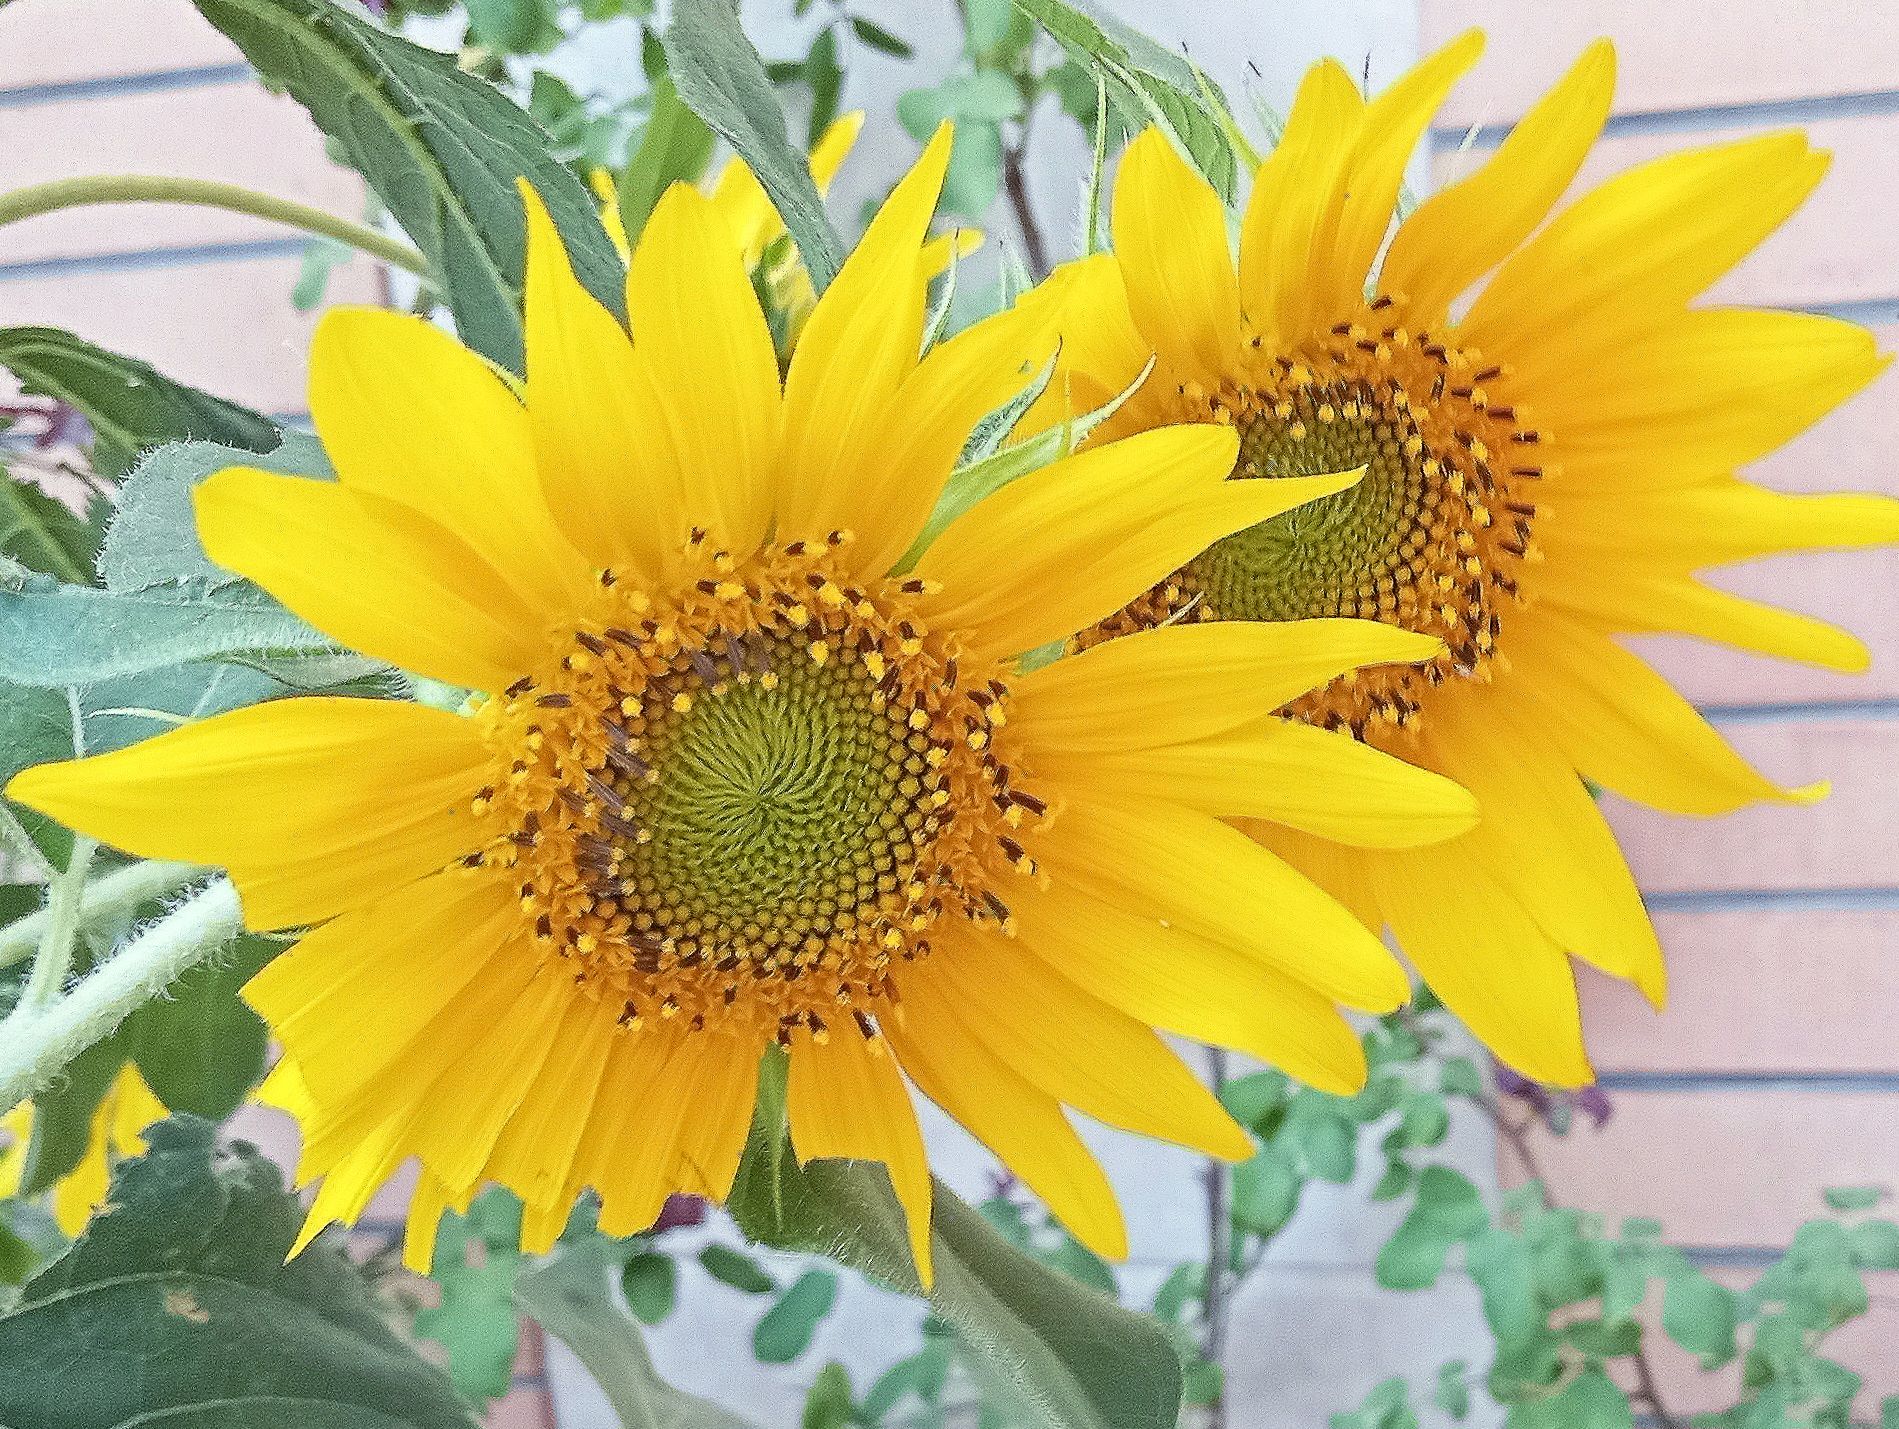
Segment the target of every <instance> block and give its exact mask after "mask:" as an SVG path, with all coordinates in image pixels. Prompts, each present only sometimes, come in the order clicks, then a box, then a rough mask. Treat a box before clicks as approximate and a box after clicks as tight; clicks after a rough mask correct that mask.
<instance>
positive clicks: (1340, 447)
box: [1081, 296, 1544, 737]
mask: <svg viewBox="0 0 1899 1429" xmlns="http://www.w3.org/2000/svg"><path fill="white" fill-rule="evenodd" d="M1401 308H1402V302H1401V300H1399V299H1394V298H1392V297H1390V296H1381V297H1379V298H1377V299H1376V300H1375V301H1374V302H1372V303H1371V304H1369V305H1368V306H1367V307H1366V309H1365V310H1364V312H1363V313H1362V314H1361V315H1360V317H1359V318H1358V319H1357V320H1354V321H1351V322H1342V323H1339V324H1337V325H1336V326H1335V327H1333V328H1332V330H1331V331H1330V333H1329V334H1328V335H1327V339H1326V340H1325V341H1324V342H1322V343H1317V344H1307V345H1306V346H1305V347H1303V348H1302V349H1300V350H1297V351H1295V352H1293V353H1290V354H1288V353H1280V352H1274V351H1272V350H1271V349H1270V348H1269V347H1268V345H1267V343H1266V342H1265V340H1264V339H1262V338H1260V337H1257V336H1254V337H1252V338H1251V339H1250V340H1249V342H1248V344H1247V349H1246V350H1247V361H1246V362H1245V363H1244V364H1243V366H1242V369H1241V371H1239V372H1238V373H1236V374H1235V376H1234V377H1232V378H1231V379H1229V380H1228V381H1226V382H1224V383H1223V384H1222V385H1221V386H1220V387H1219V389H1218V390H1216V391H1207V390H1205V389H1204V388H1202V387H1199V386H1197V385H1195V384H1192V383H1181V384H1178V385H1177V386H1176V387H1175V388H1174V389H1173V390H1172V391H1171V392H1169V393H1167V394H1166V398H1165V401H1166V405H1167V406H1168V407H1169V408H1170V409H1171V411H1170V414H1169V416H1168V417H1167V420H1170V421H1209V420H1211V421H1218V422H1223V423H1226V424H1228V425H1230V426H1233V427H1235V428H1236V429H1237V430H1238V431H1239V434H1240V456H1239V461H1238V463H1237V464H1236V465H1235V467H1234V469H1233V479H1235V480H1259V479H1264V480H1270V479H1272V478H1275V477H1289V476H1313V475H1317V474H1320V473H1325V472H1333V471H1349V470H1353V469H1355V468H1358V467H1363V468H1364V469H1365V476H1364V479H1363V480H1362V481H1360V482H1359V484H1358V485H1357V486H1355V487H1353V488H1351V489H1350V490H1347V491H1343V492H1340V493H1339V494H1337V495H1336V496H1329V497H1324V498H1321V499H1320V500H1318V501H1314V502H1311V503H1309V504H1308V505H1305V506H1301V507H1296V508H1294V509H1293V510H1291V511H1288V512H1287V513H1286V514H1285V515H1283V516H1278V517H1275V518H1274V519H1272V520H1271V521H1267V522H1264V523H1262V524H1260V525H1258V526H1255V527H1252V528H1251V529H1249V530H1246V531H1241V532H1239V533H1238V534H1236V535H1233V536H1229V537H1227V538H1226V539H1225V540H1223V541H1220V542H1218V543H1217V544H1216V545H1214V546H1213V547H1212V548H1211V549H1209V550H1208V551H1207V552H1206V553H1205V554H1204V555H1202V556H1200V557H1199V558H1197V559H1196V560H1194V561H1192V562H1191V563H1189V564H1188V565H1187V566H1185V567H1183V568H1182V569H1181V570H1180V571H1178V572H1176V573H1175V574H1174V575H1173V576H1172V577H1170V578H1169V579H1168V580H1166V581H1164V582H1162V583H1161V584H1160V585H1158V586H1156V587H1155V588H1154V589H1153V590H1152V591H1150V592H1149V593H1148V594H1147V595H1146V596H1144V597H1143V598H1142V599H1141V600H1139V601H1137V602H1135V603H1134V604H1132V605H1130V606H1128V607H1127V608H1126V609H1124V610H1123V611H1121V612H1119V613H1118V614H1116V615H1115V616H1113V617H1112V618H1110V619H1109V620H1108V621H1105V622H1103V623H1102V624H1101V625H1100V626H1097V627H1096V628H1095V629H1094V630H1092V631H1090V632H1089V633H1088V634H1087V635H1086V636H1084V637H1083V638H1082V641H1081V643H1082V644H1084V645H1086V644H1093V643H1098V642H1099V641H1100V640H1102V639H1107V638H1111V637H1112V636H1115V635H1121V634H1127V633H1129V632H1131V631H1133V630H1137V629H1146V628H1150V627H1152V626H1154V625H1160V624H1165V623H1168V622H1170V621H1178V620H1190V621H1200V620H1222V619H1243V620H1303V619H1312V618H1318V617H1328V616H1346V617H1358V618H1362V619H1369V620H1382V621H1385V622H1387V623H1389V624H1394V625H1399V626H1402V627H1404V628H1405V629H1407V630H1416V631H1421V632H1423V633H1426V634H1430V635H1436V636H1438V637H1439V638H1440V639H1442V640H1443V641H1444V646H1445V650H1444V653H1443V654H1442V655H1440V656H1438V657H1437V658H1436V659H1435V660H1431V661H1428V662H1425V663H1424V664H1422V665H1417V666H1394V667H1386V668H1382V669H1375V670H1365V671H1354V672H1351V673H1348V674H1346V675H1343V676H1340V677H1339V678H1338V679H1337V680H1335V681H1334V682H1333V683H1332V684H1330V685H1328V686H1326V687H1325V688H1324V689H1321V690H1317V691H1314V692H1313V693H1312V694H1310V695H1307V696H1305V697H1303V698H1302V699H1301V700H1300V701H1298V703H1297V704H1296V705H1294V706H1293V707H1292V708H1291V709H1290V710H1289V711H1288V712H1289V713H1292V714H1296V715H1298V716H1300V717H1302V718H1304V719H1306V720H1308V721H1309V722H1311V723H1314V724H1318V725H1321V726H1323V727H1325V728H1328V729H1340V728H1349V729H1351V730H1352V732H1353V733H1355V734H1357V735H1359V736H1360V737H1364V736H1365V735H1366V733H1367V732H1368V731H1370V730H1377V729H1385V730H1389V729H1391V728H1393V727H1400V728H1402V727H1406V726H1409V725H1410V724H1412V722H1414V721H1415V719H1416V717H1417V715H1418V713H1419V709H1420V703H1419V689H1420V687H1421V686H1433V685H1438V684H1441V683H1443V682H1444V681H1445V680H1446V679H1449V678H1456V677H1462V678H1477V679H1483V680H1488V679H1489V678H1491V676H1492V674H1493V673H1494V670H1495V667H1496V665H1497V662H1498V661H1500V660H1502V659H1503V657H1502V656H1501V655H1499V654H1498V650H1497V644H1498V637H1499V635H1500V633H1501V631H1502V627H1503V623H1504V621H1505V619H1506V618H1507V612H1508V610H1509V608H1510V607H1511V606H1512V605H1515V604H1520V603H1522V602H1523V601H1524V599H1525V592H1524V589H1523V581H1522V567H1523V566H1524V565H1525V564H1528V563H1532V562H1534V561H1535V560H1536V559H1538V554H1537V551H1536V547H1535V545H1534V540H1533V535H1534V527H1535V521H1536V516H1537V509H1538V503H1537V495H1536V489H1537V484H1538V482H1539V481H1541V479H1542V478H1543V475H1544V467H1543V465H1542V461H1541V450H1542V447H1543V443H1544V435H1543V433H1541V432H1539V431H1538V430H1537V429H1536V428H1534V427H1532V426H1530V425H1529V422H1528V414H1527V413H1526V412H1525V411H1523V410H1521V409H1519V408H1511V407H1507V406H1500V405H1495V404H1493V403H1492V402H1491V400H1490V397H1489V394H1488V392H1487V390H1486V384H1488V383H1491V382H1494V381H1495V380H1496V379H1497V378H1498V377H1500V376H1502V375H1503V371H1504V369H1503V368H1502V367H1499V366H1491V365H1487V364H1486V363H1485V362H1484V359H1483V358H1482V356H1481V355H1480V354H1478V353H1476V352H1474V351H1469V350H1464V349H1460V348H1458V347H1455V346H1452V345H1449V344H1448V343H1446V342H1444V341H1441V340H1439V339H1437V338H1434V337H1433V336H1432V335H1431V334H1430V333H1427V332H1411V331H1408V330H1407V329H1406V328H1405V327H1404V326H1403V325H1402V323H1401V321H1400V320H1399V318H1398V317H1397V313H1398V312H1399V311H1401Z"/></svg>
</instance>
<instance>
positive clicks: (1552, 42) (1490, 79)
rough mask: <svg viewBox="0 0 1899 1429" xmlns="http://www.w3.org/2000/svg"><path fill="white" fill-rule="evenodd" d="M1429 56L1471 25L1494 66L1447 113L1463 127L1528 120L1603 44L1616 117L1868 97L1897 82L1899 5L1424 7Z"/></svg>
mask: <svg viewBox="0 0 1899 1429" xmlns="http://www.w3.org/2000/svg"><path fill="white" fill-rule="evenodd" d="M1422 9H1423V16H1422V20H1423V33H1424V44H1425V46H1426V48H1427V49H1428V48H1432V47H1435V46H1437V45H1441V44H1443V43H1444V42H1445V41H1446V40H1449V39H1450V38H1451V37H1452V36H1454V35H1457V34H1458V33H1460V32H1461V31H1463V30H1465V29H1468V28H1469V27H1470V26H1472V25H1481V26H1482V27H1483V28H1484V29H1485V30H1486V31H1487V32H1488V33H1489V36H1490V47H1489V52H1488V56H1487V58H1486V59H1485V60H1484V62H1483V63H1482V64H1480V65H1479V67H1478V69H1477V71H1476V72H1475V73H1474V74H1473V75H1471V77H1470V78H1469V79H1467V80H1465V81H1464V83H1463V85H1462V86H1461V87H1460V89H1459V90H1458V92H1457V93H1456V94H1455V95H1454V96H1453V97H1452V99H1451V102H1450V104H1449V105H1448V106H1447V108H1446V110H1445V120H1446V122H1449V123H1456V124H1491V123H1496V122H1498V121H1499V120H1506V119H1511V118H1514V117H1516V116H1517V115H1519V114H1521V113H1522V112H1523V111H1524V110H1525V109H1526V108H1528V107H1529V106H1530V105H1531V104H1532V103H1534V102H1535V100H1536V97H1537V96H1538V95H1539V94H1541V93H1542V92H1543V91H1544V90H1545V89H1547V88H1548V87H1549V86H1550V85H1551V84H1553V83H1555V82H1556V79H1557V78H1558V76H1560V75H1561V74H1562V73H1563V71H1564V70H1565V69H1566V68H1568V66H1569V64H1570V62H1571V61H1572V60H1574V58H1575V57H1576V55H1577V54H1578V53H1579V52H1580V51H1581V50H1582V49H1583V47H1584V46H1585V45H1587V44H1589V42H1590V41H1592V40H1594V39H1596V38H1597V37H1598V36H1601V35H1607V36H1609V37H1610V38H1611V39H1613V40H1614V41H1615V44H1616V55H1617V59H1618V61H1619V65H1618V83H1617V86H1616V110H1617V112H1619V113H1629V112H1632V111H1648V110H1679V109H1696V108H1701V107H1704V106H1708V105H1723V104H1751V103H1757V102H1759V101H1762V100H1781V99H1800V98H1805V97H1806V96H1808V95H1815V94H1860V93H1867V92H1872V91H1879V90H1889V89H1891V88H1893V87H1894V85H1895V83H1899V8H1896V7H1894V6H1893V5H1892V3H1891V0H1752V3H1748V4H1741V5H1736V4H1734V3H1732V0H1668V3H1667V4H1662V5H1658V4H1655V3H1654V0H1589V3H1588V4H1585V5H1551V4H1548V3H1546V0H1424V4H1423V7H1422Z"/></svg>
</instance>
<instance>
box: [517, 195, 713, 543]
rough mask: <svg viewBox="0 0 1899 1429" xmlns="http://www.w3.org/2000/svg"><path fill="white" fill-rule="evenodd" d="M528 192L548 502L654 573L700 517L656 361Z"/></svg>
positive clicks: (530, 390) (540, 454)
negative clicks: (661, 394) (638, 345)
mask: <svg viewBox="0 0 1899 1429" xmlns="http://www.w3.org/2000/svg"><path fill="white" fill-rule="evenodd" d="M523 199H524V201H525V202H526V204H527V222H528V231H527V291H526V297H525V305H526V310H527V410H528V423H529V426H530V428H531V430H532V433H533V439H534V458H535V462H536V465H537V466H538V467H539V469H540V474H541V484H542V486H543V487H544V488H545V490H546V494H547V501H548V505H549V506H550V507H551V508H552V509H553V512H554V515H555V517H556V519H557V520H558V521H559V522H560V526H561V530H562V531H563V532H565V533H566V535H567V538H568V540H570V541H572V542H573V544H574V546H575V547H576V548H577V549H579V550H580V551H582V552H584V553H585V554H586V556H587V557H588V558H589V559H590V560H592V561H593V562H595V563H596V564H598V565H601V566H621V565H631V566H632V567H633V568H634V569H636V570H638V571H639V572H640V573H641V574H642V575H644V576H645V577H647V578H648V579H651V578H653V577H654V576H655V575H656V574H657V573H658V572H659V571H660V570H661V569H662V568H663V566H664V562H665V559H666V557H668V556H669V555H671V554H672V552H673V550H674V549H675V548H676V547H677V545H678V544H679V543H680V542H681V541H683V540H684V539H685V537H686V533H687V531H689V530H690V529H691V527H692V524H693V523H692V518H691V517H689V516H688V514H687V512H686V509H685V506H684V499H685V498H684V485H683V475H682V472H681V470H680V463H679V458H678V456H677V454H676V452H675V450H674V448H673V446H672V443H671V438H670V436H669V435H668V434H667V432H666V430H665V414H664V413H663V411H662V410H661V408H660V405H659V401H658V398H657V395H656V393H655V390H654V387H653V380H652V372H651V368H650V365H645V366H643V365H641V364H639V363H636V362H635V361H634V357H633V344H632V342H631V341H630V340H629V339H628V337H627V334H626V330H625V329H624V328H622V327H621V326H620V324H619V322H618V321H617V320H616V319H615V318H614V316H613V315H612V314H611V313H609V312H608V311H607V310H606V309H605V308H603V307H601V306H600V304H599V302H598V301H596V300H595V298H594V296H593V295H592V294H591V293H589V292H588V291H587V290H586V289H585V288H583V287H581V285H580V280H579V279H578V278H576V277H575V276H574V270H573V265H572V263H571V262H569V260H568V257H567V250H566V248H565V247H564V246H563V245H562V243H561V240H560V235H559V233H557V232H556V231H555V228H554V225H553V222H552V221H551V220H550V219H549V218H548V216H547V209H546V208H545V207H544V206H543V205H542V203H541V200H540V198H539V196H538V195H536V194H535V193H534V192H533V190H531V189H527V188H525V187H524V188H523ZM614 212H615V214H616V216H617V213H618V210H617V208H616V209H615V210H614Z"/></svg>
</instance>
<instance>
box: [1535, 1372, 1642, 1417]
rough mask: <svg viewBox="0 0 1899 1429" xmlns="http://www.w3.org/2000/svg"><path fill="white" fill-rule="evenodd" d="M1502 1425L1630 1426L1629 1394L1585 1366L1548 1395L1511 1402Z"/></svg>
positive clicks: (1631, 1415)
mask: <svg viewBox="0 0 1899 1429" xmlns="http://www.w3.org/2000/svg"><path fill="white" fill-rule="evenodd" d="M1503 1423H1504V1429H1633V1426H1634V1424H1635V1416H1634V1414H1633V1413H1632V1412H1631V1411H1630V1409H1629V1400H1628V1396H1627V1395H1625V1394H1624V1393H1623V1392H1622V1391H1621V1390H1619V1389H1617V1388H1616V1387H1615V1385H1614V1384H1613V1383H1612V1382H1611V1381H1610V1379H1609V1377H1608V1376H1607V1375H1606V1374H1604V1373H1603V1372H1602V1371H1601V1370H1598V1369H1586V1370H1584V1371H1583V1372H1582V1373H1581V1374H1579V1375H1577V1376H1576V1378H1575V1379H1573V1380H1571V1381H1570V1382H1569V1383H1568V1384H1567V1385H1565V1386H1564V1387H1563V1389H1562V1390H1561V1391H1560V1392H1559V1393H1557V1394H1553V1395H1551V1396H1550V1397H1548V1398H1547V1399H1531V1400H1526V1401H1524V1402H1523V1403H1520V1404H1515V1405H1512V1406H1511V1408H1510V1412H1509V1414H1508V1415H1506V1416H1505V1418H1504V1421H1503Z"/></svg>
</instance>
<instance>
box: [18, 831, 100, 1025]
mask: <svg viewBox="0 0 1899 1429" xmlns="http://www.w3.org/2000/svg"><path fill="white" fill-rule="evenodd" d="M98 851H99V842H98V840H97V839H91V838H87V837H86V835H84V834H74V835H73V849H72V853H71V854H70V855H69V856H68V857H67V859H66V867H65V870H64V871H63V872H62V873H60V874H59V875H58V876H57V877H56V878H54V879H53V882H52V886H51V888H50V889H49V890H48V892H47V895H46V923H45V925H44V926H43V927H42V928H41V929H40V945H39V951H38V952H36V953H35V954H34V955H33V970H32V971H31V972H30V973H28V974H27V979H26V987H25V989H24V990H23V991H22V992H21V994H20V1005H19V1006H18V1007H17V1008H15V1009H14V1012H13V1017H25V1018H34V1017H38V1016H39V1015H40V1014H41V1013H42V1012H44V1011H45V1010H46V1009H47V1008H48V1007H51V1006H52V1005H53V1003H55V1002H56V1001H58V1000H59V994H60V991H61V989H63V988H64V987H65V986H66V974H68V973H69V972H71V971H72V967H73V944H74V943H75V942H77V941H78V938H79V901H80V898H81V897H82V896H83V895H84V893H85V888H86V875H87V874H88V873H90V872H91V871H92V856H93V855H94V854H96V853H97V852H98ZM8 1020H9V1021H11V1020H12V1019H11V1018H9V1019H8Z"/></svg>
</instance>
